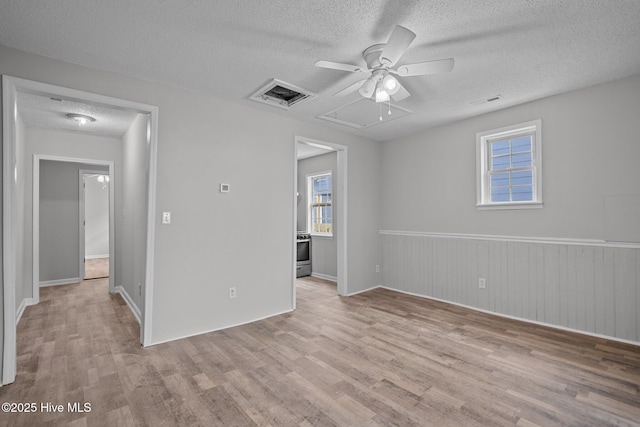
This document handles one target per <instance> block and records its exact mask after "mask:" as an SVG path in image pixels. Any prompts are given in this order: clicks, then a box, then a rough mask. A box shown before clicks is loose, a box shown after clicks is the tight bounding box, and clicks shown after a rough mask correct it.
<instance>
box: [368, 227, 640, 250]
mask: <svg viewBox="0 0 640 427" xmlns="http://www.w3.org/2000/svg"><path fill="white" fill-rule="evenodd" d="M379 233H380V234H385V235H391V236H414V237H438V238H443V239H471V240H493V241H500V242H519V243H540V244H551V245H573V246H597V247H603V248H621V249H640V242H639V243H627V242H608V241H606V240H596V239H571V238H556V237H520V236H500V235H488V234H458V233H432V232H427V231H396V230H379Z"/></svg>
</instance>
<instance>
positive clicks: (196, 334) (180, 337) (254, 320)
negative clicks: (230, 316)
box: [152, 309, 294, 345]
mask: <svg viewBox="0 0 640 427" xmlns="http://www.w3.org/2000/svg"><path fill="white" fill-rule="evenodd" d="M293 310H294V309H289V310H284V311H281V312H279V313H274V314H269V315H267V316H262V317H258V318H256V319H253V320H247V321H246V322H240V323H234V324H231V325H227V326H222V327H220V328H215V329H209V330H206V331H202V332H195V333H193V334H187V335H181V336H179V337H175V338H169V339H167V340H161V341H156V342H154V343H153V344H152V345H158V344H164V343H167V342H172V341H177V340H181V339H184V338H189V337H196V336H198V335H203V334H209V333H211V332H217V331H222V330H225V329H229V328H235V327H236V326H242V325H246V324H249V323H253V322H259V321H260V320H264V319H268V318H270V317H275V316H281V315H283V314H287V313H291V312H292V311H293Z"/></svg>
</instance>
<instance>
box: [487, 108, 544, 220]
mask: <svg viewBox="0 0 640 427" xmlns="http://www.w3.org/2000/svg"><path fill="white" fill-rule="evenodd" d="M540 127H541V121H540V120H534V121H531V122H527V123H521V124H518V125H514V126H508V127H504V128H501V129H494V130H490V131H486V132H481V133H478V134H476V144H477V160H478V166H477V187H478V189H477V192H478V194H477V206H478V208H479V209H523V208H535V207H542V151H541V144H542V141H541V136H540V135H541V132H540Z"/></svg>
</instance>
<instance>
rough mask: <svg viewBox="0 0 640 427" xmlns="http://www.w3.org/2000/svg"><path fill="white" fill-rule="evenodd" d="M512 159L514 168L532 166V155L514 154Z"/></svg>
mask: <svg viewBox="0 0 640 427" xmlns="http://www.w3.org/2000/svg"><path fill="white" fill-rule="evenodd" d="M511 159H512V160H511V161H512V165H513V167H514V168H524V167H527V166H531V153H522V154H514V155H513V156H511Z"/></svg>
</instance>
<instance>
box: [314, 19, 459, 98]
mask: <svg viewBox="0 0 640 427" xmlns="http://www.w3.org/2000/svg"><path fill="white" fill-rule="evenodd" d="M415 38H416V35H415V33H414V32H413V31H411V30H409V29H407V28H405V27H403V26H401V25H396V26H395V28H394V29H393V31H392V32H391V36H389V40H388V41H387V43H379V44H374V45H373V46H370V47H368V48H367V49H365V50H364V52H362V57H363V58H364V61H365V62H366V64H367V67H366V68H363V67H360V66H358V65H351V64H342V63H339V62H331V61H318V62H316V64H315V65H316V67H321V68H329V69H331V70H340V71H349V72H352V73H369V77H367V78H365V79H362V80H359V81H357V82H355V83H354V84H352V85H350V86H348V87H346V88H344V89H342V90H341V91H340V92H338V93H336V94H335V95H334V96H344V95H348V94H350V93H353V92H355V91H356V90H357V91H359V92H360V95H362V96H363V97H365V98H371V97H373V96H374V95H375V101H376V102H386V101H389V99H390V98H391V99H393V100H394V101H396V102H398V101H402V100H403V99H405V98H407V97H408V96H410V95H411V94H410V93H409V92H408V91H407V90H406V89H405V88H404V86H402V84H400V82H399V81H398V79H397V78H396V77H395V76H400V77H412V76H424V75H426V74H436V73H445V72H449V71H451V70H452V69H453V62H454V61H453V58H447V59H439V60H436V61H426V62H418V63H415V64H406V65H400V66H399V67H397V68H393V67H394V66H395V65H396V64H397V62H398V61H399V60H400V58H401V57H402V55H403V54H404V52H405V51H406V50H407V48H408V47H409V45H410V44H411V42H412V41H413V39H415ZM394 75H395V76H394Z"/></svg>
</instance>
